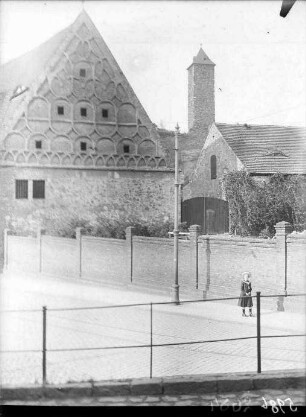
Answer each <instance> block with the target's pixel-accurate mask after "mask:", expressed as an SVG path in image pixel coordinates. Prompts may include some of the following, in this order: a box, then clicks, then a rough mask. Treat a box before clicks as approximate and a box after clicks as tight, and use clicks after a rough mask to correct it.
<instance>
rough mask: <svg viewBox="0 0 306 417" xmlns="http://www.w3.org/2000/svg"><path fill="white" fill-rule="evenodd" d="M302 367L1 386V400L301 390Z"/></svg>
mask: <svg viewBox="0 0 306 417" xmlns="http://www.w3.org/2000/svg"><path fill="white" fill-rule="evenodd" d="M305 386H306V376H305V371H303V370H292V371H291V370H290V371H284V370H283V371H282V370H280V371H273V372H264V373H262V374H254V373H235V374H212V375H190V376H172V377H165V378H152V379H149V378H139V379H127V380H118V381H102V382H82V383H73V384H72V383H71V384H65V385H46V386H45V387H43V386H37V385H36V386H35V385H32V386H31V385H29V386H24V387H13V386H12V387H10V386H5V387H2V389H1V397H2V400H5V401H8V400H38V399H41V398H49V399H50V398H75V397H115V396H130V395H132V396H137V395H184V394H209V393H214V394H219V393H222V394H223V393H226V392H245V391H252V390H261V389H269V390H270V389H271V390H272V389H276V390H280V389H305Z"/></svg>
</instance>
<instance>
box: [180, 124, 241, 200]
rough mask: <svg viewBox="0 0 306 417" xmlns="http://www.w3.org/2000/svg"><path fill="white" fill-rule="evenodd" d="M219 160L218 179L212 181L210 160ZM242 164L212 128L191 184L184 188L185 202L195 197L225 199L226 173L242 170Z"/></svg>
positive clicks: (215, 129) (214, 128) (213, 127)
mask: <svg viewBox="0 0 306 417" xmlns="http://www.w3.org/2000/svg"><path fill="white" fill-rule="evenodd" d="M212 155H215V156H216V158H217V178H216V179H211V171H210V158H211V156H212ZM241 168H242V164H241V162H240V161H239V159H238V158H237V156H236V155H235V154H234V152H233V151H232V149H231V148H230V147H229V146H228V144H227V143H226V142H225V140H224V139H223V138H222V136H221V135H220V133H219V131H218V130H217V128H216V127H215V126H212V127H211V129H210V131H209V135H208V136H207V139H206V142H205V145H204V147H203V149H202V152H201V154H200V156H199V159H198V161H197V164H196V167H195V170H194V172H193V174H192V176H191V178H190V182H189V183H188V185H186V187H184V188H185V189H184V200H186V199H189V198H193V197H215V198H221V199H224V195H223V194H224V193H223V190H222V184H221V179H222V177H223V175H224V174H225V173H226V172H229V171H234V170H237V169H241Z"/></svg>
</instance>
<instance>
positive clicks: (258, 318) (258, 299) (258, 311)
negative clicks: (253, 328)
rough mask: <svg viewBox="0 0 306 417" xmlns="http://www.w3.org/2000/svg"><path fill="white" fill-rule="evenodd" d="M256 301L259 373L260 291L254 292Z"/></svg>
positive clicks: (259, 368)
mask: <svg viewBox="0 0 306 417" xmlns="http://www.w3.org/2000/svg"><path fill="white" fill-rule="evenodd" d="M256 301H257V315H256V316H257V373H258V374H260V373H261V335H260V291H257V292H256Z"/></svg>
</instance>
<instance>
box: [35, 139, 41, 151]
mask: <svg viewBox="0 0 306 417" xmlns="http://www.w3.org/2000/svg"><path fill="white" fill-rule="evenodd" d="M35 148H36V149H41V148H42V142H41V140H36V141H35Z"/></svg>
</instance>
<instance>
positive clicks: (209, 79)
mask: <svg viewBox="0 0 306 417" xmlns="http://www.w3.org/2000/svg"><path fill="white" fill-rule="evenodd" d="M187 70H188V130H191V129H193V130H199V131H203V132H207V128H208V126H209V125H210V124H211V123H213V122H214V121H215V64H214V63H213V62H212V61H211V60H210V59H209V58H208V56H207V55H206V54H205V52H204V51H203V49H202V47H201V48H200V50H199V52H198V54H197V56H195V57H193V62H192V64H191V65H190V66H189V67H188V68H187Z"/></svg>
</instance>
